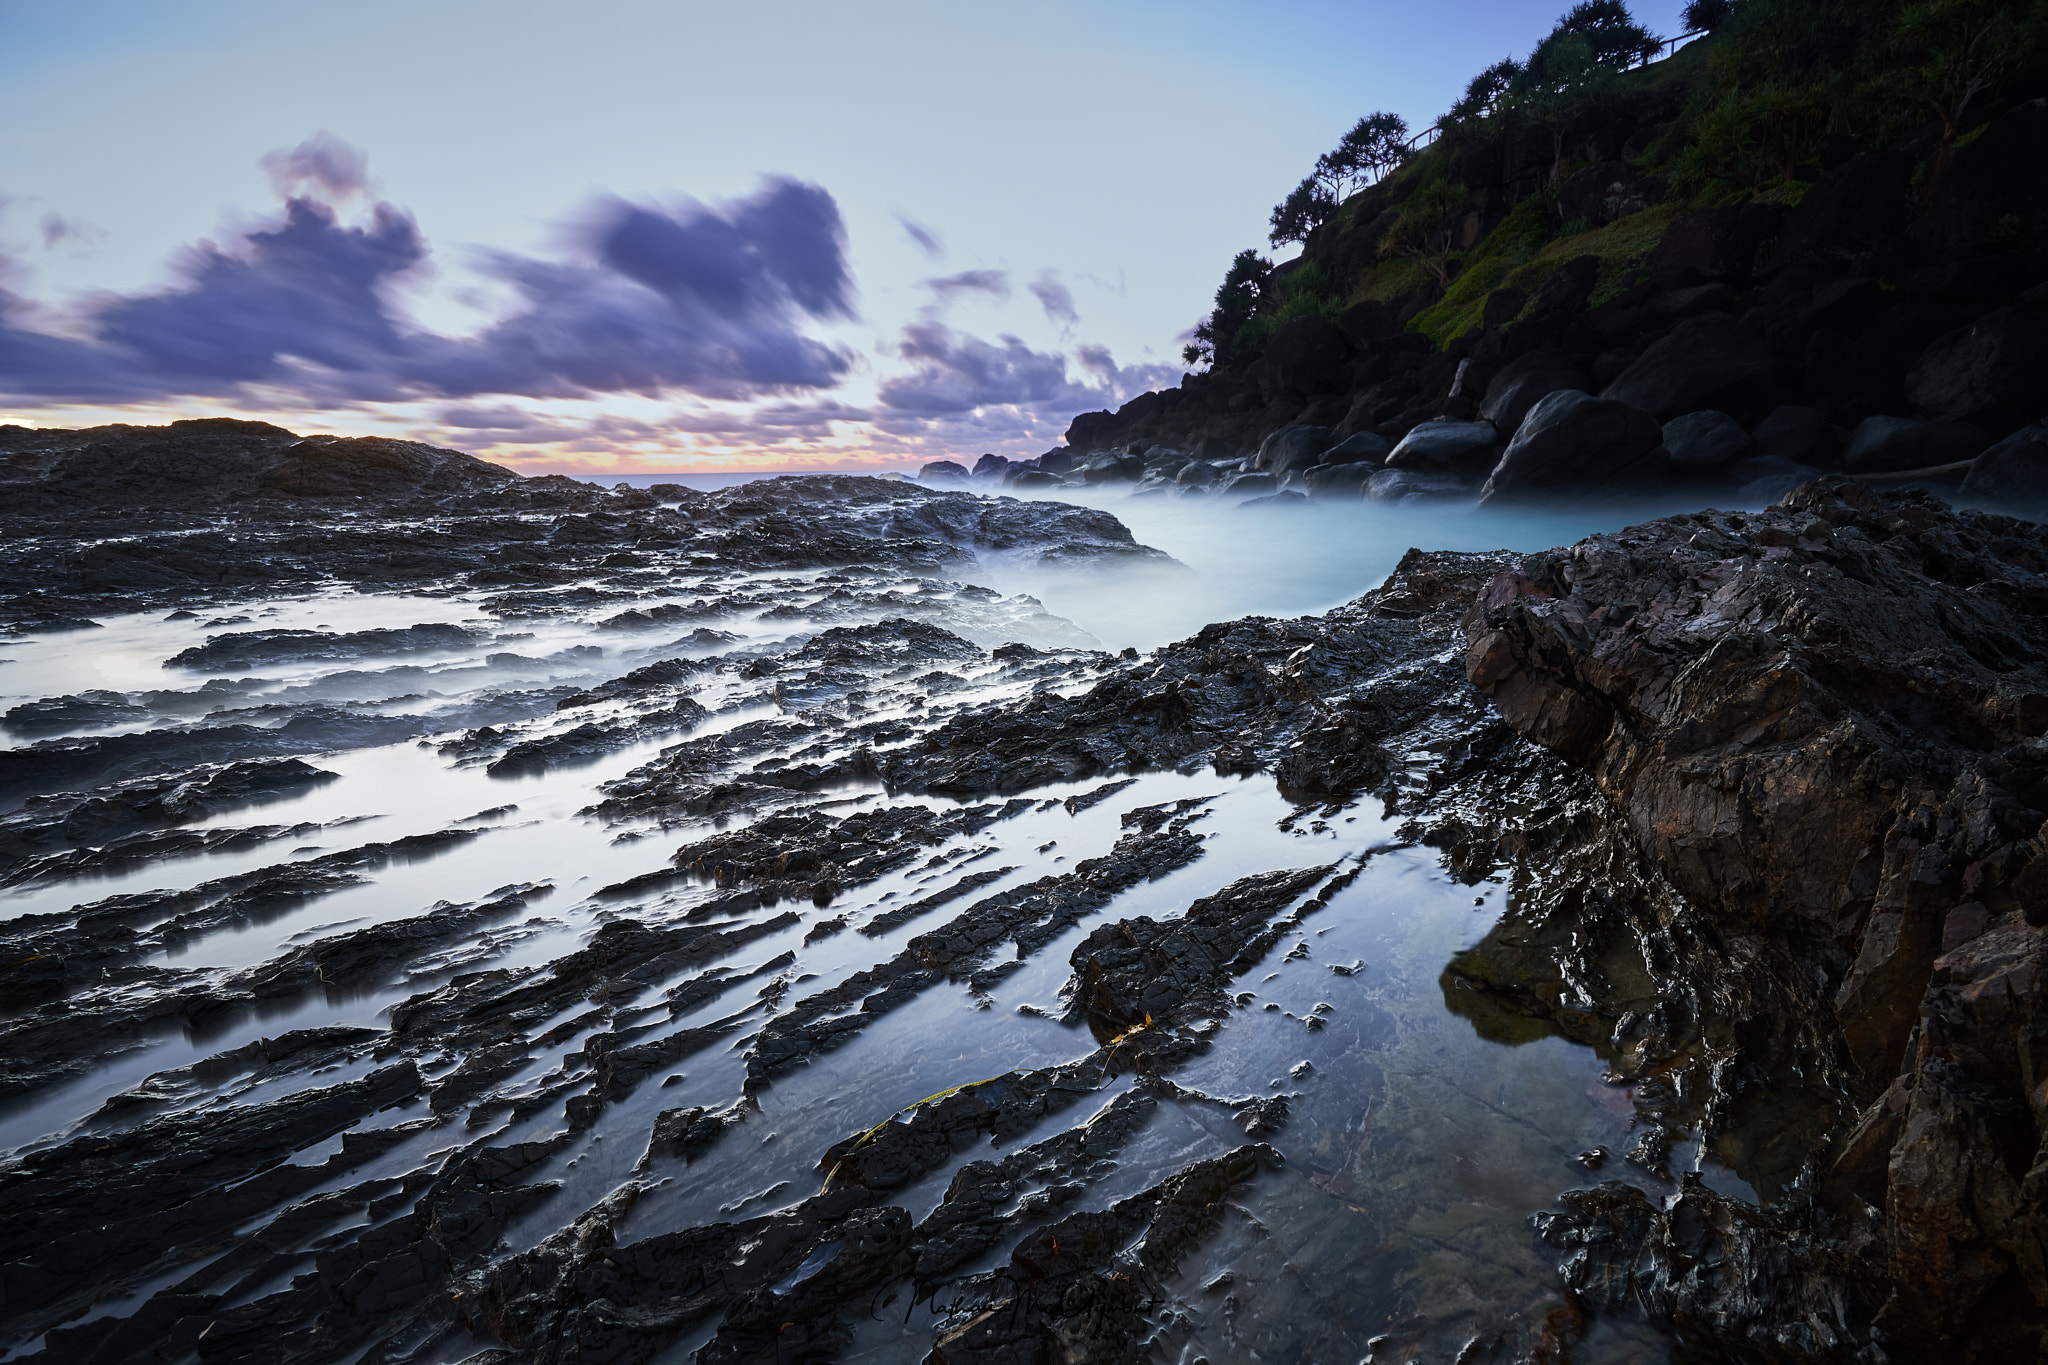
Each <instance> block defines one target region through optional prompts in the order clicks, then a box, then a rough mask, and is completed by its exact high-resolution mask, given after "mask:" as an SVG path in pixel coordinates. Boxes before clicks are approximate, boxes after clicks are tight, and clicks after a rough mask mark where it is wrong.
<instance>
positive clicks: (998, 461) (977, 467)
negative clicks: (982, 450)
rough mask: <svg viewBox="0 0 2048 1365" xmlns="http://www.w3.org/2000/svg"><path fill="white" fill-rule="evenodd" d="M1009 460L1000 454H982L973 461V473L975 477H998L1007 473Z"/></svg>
mask: <svg viewBox="0 0 2048 1365" xmlns="http://www.w3.org/2000/svg"><path fill="white" fill-rule="evenodd" d="M1009 469H1010V462H1009V460H1008V459H1007V458H1005V457H1004V456H1001V455H984V456H982V457H981V458H980V459H978V460H976V461H975V462H974V469H973V471H972V472H973V474H974V477H975V478H977V479H1000V478H1002V477H1003V475H1004V474H1006V473H1008V472H1009Z"/></svg>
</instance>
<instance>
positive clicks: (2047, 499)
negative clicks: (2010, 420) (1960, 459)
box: [1962, 424, 2048, 519]
mask: <svg viewBox="0 0 2048 1365" xmlns="http://www.w3.org/2000/svg"><path fill="white" fill-rule="evenodd" d="M1962 496H1963V498H1964V500H1965V501H1968V502H1980V503H1984V504H1986V505H1988V506H1992V507H1998V508H2005V509H2009V510H2012V511H2016V512H2024V513H2027V514H2028V515H2030V516H2033V517H2035V518H2036V519H2038V518H2039V517H2040V515H2041V513H2042V512H2043V511H2044V510H2048V424H2042V425H2039V426H2031V427H2028V428H2026V429H2025V430H2023V431H2016V432H2014V433H2013V434H2012V435H2010V436H2008V437H2006V438H2005V439H2004V440H2003V441H2000V442H1999V443H1998V444H1997V445H1995V446H1993V447H1991V449H1989V450H1987V451H1985V452H1984V453H1983V454H1982V455H1979V456H1978V457H1977V461H1976V463H1975V464H1973V465H1971V466H1970V472H1969V474H1968V475H1966V476H1965V477H1964V479H1963V488H1962Z"/></svg>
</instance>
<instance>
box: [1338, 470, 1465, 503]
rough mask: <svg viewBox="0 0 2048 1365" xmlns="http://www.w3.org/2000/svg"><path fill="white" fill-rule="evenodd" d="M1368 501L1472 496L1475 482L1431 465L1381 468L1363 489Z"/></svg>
mask: <svg viewBox="0 0 2048 1365" xmlns="http://www.w3.org/2000/svg"><path fill="white" fill-rule="evenodd" d="M1361 491H1362V492H1363V493H1364V495H1365V498H1366V500H1367V501H1369V502H1392V503H1419V502H1444V501H1447V500H1449V499H1451V498H1469V497H1470V496H1472V485H1471V484H1469V483H1467V482H1465V480H1463V479H1461V478H1459V477H1458V476H1457V475H1455V474H1448V473H1445V472H1444V471H1442V470H1429V469H1378V470H1374V471H1373V475H1372V477H1371V478H1369V479H1367V480H1366V481H1365V487H1364V489H1363V490H1361Z"/></svg>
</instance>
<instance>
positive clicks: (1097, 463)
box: [1081, 450, 1145, 483]
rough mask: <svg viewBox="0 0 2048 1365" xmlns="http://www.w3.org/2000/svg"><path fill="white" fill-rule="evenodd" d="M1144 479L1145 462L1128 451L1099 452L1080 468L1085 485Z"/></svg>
mask: <svg viewBox="0 0 2048 1365" xmlns="http://www.w3.org/2000/svg"><path fill="white" fill-rule="evenodd" d="M1144 477H1145V461H1144V460H1143V459H1142V458H1141V457H1139V456H1137V455H1133V454H1131V452H1129V451H1128V450H1101V451H1097V452H1096V453H1095V454H1093V455H1090V456H1089V457H1088V463H1086V464H1084V465H1082V466H1081V479H1082V481H1083V482H1085V483H1123V482H1130V481H1133V480H1137V479H1142V478H1144Z"/></svg>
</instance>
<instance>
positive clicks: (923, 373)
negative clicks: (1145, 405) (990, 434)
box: [877, 319, 1179, 419]
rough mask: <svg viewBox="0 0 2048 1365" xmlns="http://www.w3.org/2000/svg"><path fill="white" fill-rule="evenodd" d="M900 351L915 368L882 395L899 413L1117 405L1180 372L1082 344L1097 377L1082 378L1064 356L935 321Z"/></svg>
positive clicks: (1081, 355) (906, 336) (887, 384)
mask: <svg viewBox="0 0 2048 1365" xmlns="http://www.w3.org/2000/svg"><path fill="white" fill-rule="evenodd" d="M896 350H897V353H898V354H899V355H901V356H902V357H903V358H904V359H905V360H908V361H910V362H911V364H912V366H913V369H912V370H911V372H910V373H909V374H905V375H898V376H896V377H894V378H892V379H887V380H884V381H883V383H882V385H881V388H880V390H879V392H878V395H877V396H878V397H879V398H880V400H881V406H882V407H883V408H884V409H885V410H886V411H887V413H888V414H890V415H892V416H894V417H897V418H924V419H933V418H957V417H960V416H962V415H965V414H970V413H972V414H977V415H981V414H986V413H988V412H989V411H990V410H993V409H1012V410H1024V411H1038V410H1054V409H1057V410H1060V411H1063V412H1066V413H1068V414H1069V415H1071V414H1072V413H1074V412H1079V411H1082V410H1083V409H1086V408H1094V407H1101V406H1103V405H1104V404H1108V405H1110V406H1115V405H1116V404H1118V403H1121V402H1122V401H1124V399H1125V398H1126V397H1128V396H1129V395H1130V394H1133V393H1139V392H1142V391H1143V390H1145V389H1149V388H1155V387H1158V386H1159V385H1161V384H1164V383H1170V382H1172V381H1173V380H1174V379H1177V378H1178V375H1179V372H1178V371H1175V370H1171V369H1169V368H1168V367H1166V366H1163V365H1134V366H1119V365H1117V363H1116V361H1115V359H1114V358H1113V357H1112V356H1111V355H1110V353H1109V351H1108V350H1107V349H1106V348H1104V347H1101V346H1082V347H1080V348H1079V349H1078V351H1077V359H1078V361H1079V364H1080V367H1081V368H1082V370H1084V371H1085V372H1086V373H1087V374H1088V375H1089V376H1090V377H1091V378H1092V380H1093V381H1094V382H1092V383H1087V382H1081V381H1078V380H1076V379H1075V378H1073V377H1072V376H1070V375H1069V374H1068V372H1067V358H1066V357H1065V356H1063V355H1059V354H1056V353H1053V352H1047V351H1034V350H1032V349H1031V348H1030V347H1029V346H1026V345H1025V344H1024V343H1023V342H1022V341H1021V340H1019V339H1018V338H1017V337H1014V336H1002V337H998V338H997V340H996V342H994V343H991V342H988V341H984V340H982V339H981V338H980V337H976V336H970V335H967V334H966V333H962V332H956V331H954V330H953V329H952V328H950V327H948V326H946V325H945V324H944V323H941V322H936V321H932V320H929V319H927V320H924V321H920V322H915V323H912V324H911V325H909V326H907V327H905V328H904V329H903V334H902V336H901V338H900V339H899V341H898V342H897V346H896Z"/></svg>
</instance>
